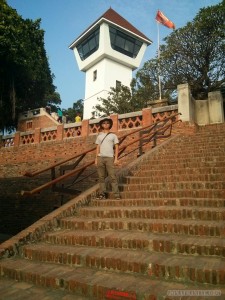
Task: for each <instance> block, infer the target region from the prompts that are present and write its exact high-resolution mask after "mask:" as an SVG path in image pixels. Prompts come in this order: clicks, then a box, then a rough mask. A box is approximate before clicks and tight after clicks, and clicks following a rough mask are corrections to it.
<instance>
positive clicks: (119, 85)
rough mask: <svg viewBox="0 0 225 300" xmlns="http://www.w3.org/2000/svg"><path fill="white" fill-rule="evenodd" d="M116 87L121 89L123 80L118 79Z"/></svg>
mask: <svg viewBox="0 0 225 300" xmlns="http://www.w3.org/2000/svg"><path fill="white" fill-rule="evenodd" d="M116 89H121V81H119V80H116Z"/></svg>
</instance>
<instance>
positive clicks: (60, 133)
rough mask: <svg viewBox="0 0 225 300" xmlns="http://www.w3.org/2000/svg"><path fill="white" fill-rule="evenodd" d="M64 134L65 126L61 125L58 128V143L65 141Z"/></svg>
mask: <svg viewBox="0 0 225 300" xmlns="http://www.w3.org/2000/svg"><path fill="white" fill-rule="evenodd" d="M63 132H64V125H63V124H59V125H58V126H57V137H56V139H57V141H62V140H63Z"/></svg>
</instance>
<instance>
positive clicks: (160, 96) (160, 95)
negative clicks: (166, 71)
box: [157, 22, 162, 100]
mask: <svg viewBox="0 0 225 300" xmlns="http://www.w3.org/2000/svg"><path fill="white" fill-rule="evenodd" d="M157 29H158V72H159V100H161V98H162V93H161V78H160V73H161V70H160V62H159V60H160V48H159V23H158V22H157Z"/></svg>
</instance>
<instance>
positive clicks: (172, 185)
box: [121, 180, 225, 192]
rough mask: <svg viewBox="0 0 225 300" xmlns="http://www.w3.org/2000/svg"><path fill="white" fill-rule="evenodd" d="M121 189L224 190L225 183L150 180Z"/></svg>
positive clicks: (124, 186)
mask: <svg viewBox="0 0 225 300" xmlns="http://www.w3.org/2000/svg"><path fill="white" fill-rule="evenodd" d="M121 189H122V190H123V191H124V192H126V191H149V190H189V189H190V190H205V189H206V190H211V189H212V190H224V191H225V182H221V181H220V182H163V183H162V182H160V183H151V182H150V180H149V181H148V182H147V183H143V184H129V185H123V186H122V187H121Z"/></svg>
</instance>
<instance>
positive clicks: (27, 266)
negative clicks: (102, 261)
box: [0, 258, 225, 300]
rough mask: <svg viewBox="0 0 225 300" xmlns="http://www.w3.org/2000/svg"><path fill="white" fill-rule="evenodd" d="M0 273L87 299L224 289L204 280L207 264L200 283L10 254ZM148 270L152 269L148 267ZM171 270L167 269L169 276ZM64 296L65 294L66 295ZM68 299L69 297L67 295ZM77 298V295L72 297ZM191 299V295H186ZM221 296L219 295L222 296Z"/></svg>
mask: <svg viewBox="0 0 225 300" xmlns="http://www.w3.org/2000/svg"><path fill="white" fill-rule="evenodd" d="M0 265H1V274H2V276H4V277H8V278H13V279H15V280H17V281H18V282H20V281H24V282H29V283H33V284H36V285H37V286H40V287H49V288H52V289H53V290H56V289H57V290H58V289H61V290H64V291H69V292H71V293H74V294H75V295H76V296H77V295H78V296H84V297H87V298H88V299H89V300H94V299H99V300H102V299H129V300H141V299H154V300H161V299H174V298H173V295H174V294H173V292H176V291H179V290H180V291H183V292H184V291H187V290H189V291H190V290H191V291H193V290H194V291H195V290H196V292H197V291H199V290H202V293H203V292H204V291H206V292H207V291H208V290H209V289H210V290H211V289H213V290H215V293H217V294H218V293H219V294H220V295H221V297H223V295H224V296H225V289H224V288H223V287H222V286H221V287H220V286H216V287H215V285H211V284H208V285H207V286H205V285H204V284H203V282H205V281H206V282H214V281H215V275H214V274H211V273H212V272H211V271H210V270H208V269H207V268H206V269H205V271H204V272H203V273H202V272H197V274H196V281H198V282H199V284H193V283H191V282H190V283H189V282H188V280H187V281H186V282H185V283H179V282H173V281H169V280H167V281H164V282H163V281H162V280H160V279H157V278H156V279H150V278H149V277H147V276H144V275H139V276H136V275H133V274H121V273H116V272H112V271H100V270H96V269H94V268H83V267H71V266H65V265H57V264H52V263H40V262H39V263H38V262H32V261H29V260H22V259H19V258H11V259H8V260H7V261H1V262H0ZM150 270H151V269H150ZM159 270H160V268H159ZM172 271H173V270H171V271H170V272H169V273H168V279H169V278H170V276H171V275H170V274H171V273H172ZM192 272H193V271H192V269H189V268H188V269H187V270H186V273H187V275H185V276H186V277H190V276H188V273H191V274H192ZM223 276H224V271H223V270H222V272H221V273H220V274H218V278H220V277H223ZM171 295H172V296H171ZM65 299H67V298H65ZM69 299H70V298H69ZM74 299H79V298H74ZM185 299H187V300H189V299H190V300H192V299H193V297H188V298H185ZM205 299H206V297H205V296H204V295H203V297H198V300H205ZM221 299H222V298H221Z"/></svg>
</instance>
